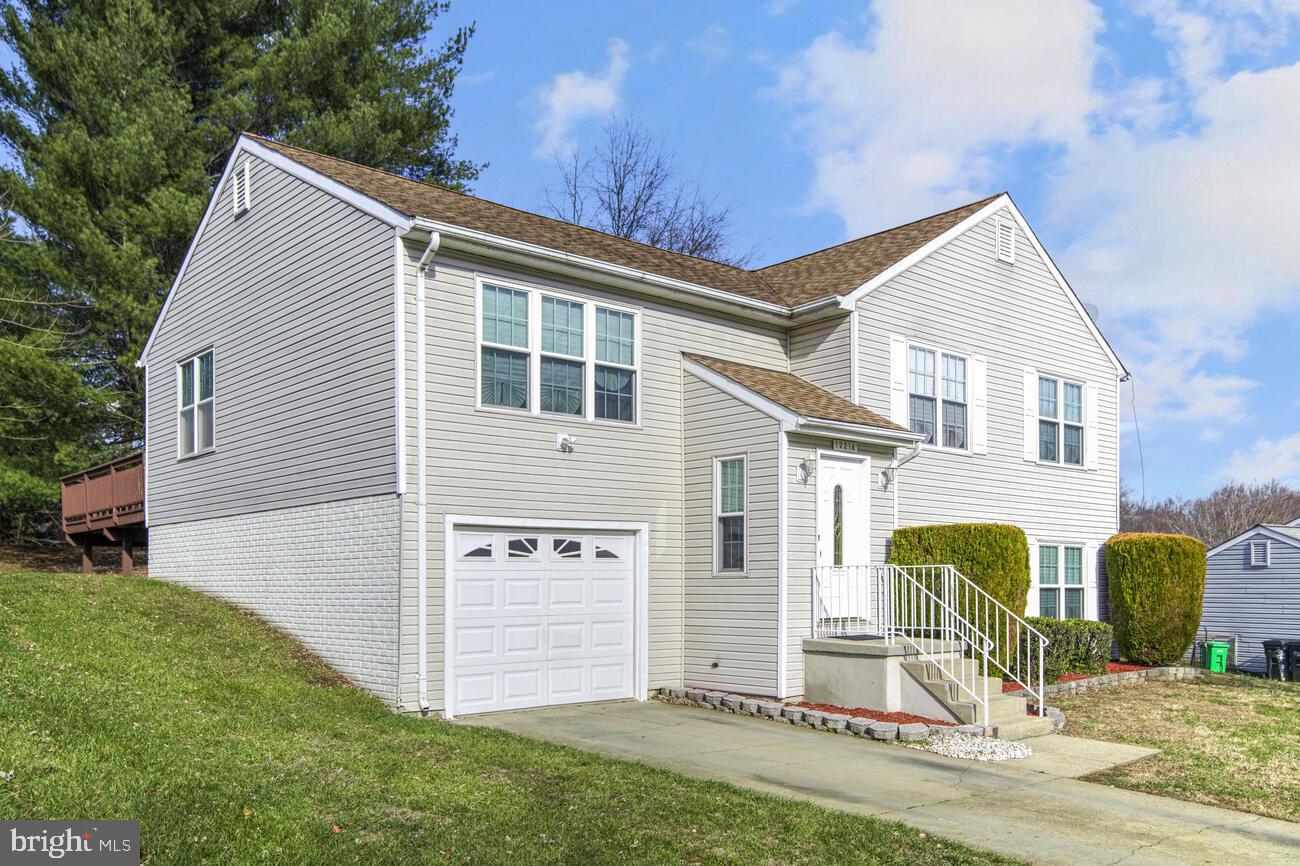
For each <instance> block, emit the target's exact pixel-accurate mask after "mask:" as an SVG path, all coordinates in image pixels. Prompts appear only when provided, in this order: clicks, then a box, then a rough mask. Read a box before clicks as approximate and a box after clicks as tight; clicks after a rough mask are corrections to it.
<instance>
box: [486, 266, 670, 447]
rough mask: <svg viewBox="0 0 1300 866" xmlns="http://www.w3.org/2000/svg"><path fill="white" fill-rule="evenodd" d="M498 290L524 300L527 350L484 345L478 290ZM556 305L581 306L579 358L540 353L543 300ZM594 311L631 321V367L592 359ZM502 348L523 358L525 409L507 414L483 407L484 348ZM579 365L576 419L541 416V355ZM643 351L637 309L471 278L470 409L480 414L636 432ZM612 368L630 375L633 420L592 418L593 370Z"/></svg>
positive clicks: (515, 283) (544, 288)
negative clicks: (522, 295)
mask: <svg viewBox="0 0 1300 866" xmlns="http://www.w3.org/2000/svg"><path fill="white" fill-rule="evenodd" d="M485 284H487V285H493V286H500V287H501V288H503V289H513V290H515V291H519V292H525V293H527V295H528V347H527V348H521V347H519V346H506V345H502V344H500V343H491V342H484V340H483V286H484V285H485ZM543 295H545V296H547V297H549V298H555V299H556V300H559V301H569V302H571V303H577V304H582V305H583V306H582V343H583V346H582V348H583V356H582V357H581V358H577V357H574V356H571V355H562V354H557V353H554V352H546V353H543V352H542V296H543ZM596 307H602V308H604V309H606V310H613V311H615V312H619V313H626V314H628V315H630V316H632V339H633V341H634V343H633V354H634V358H633V360H635V362H636V363H635V364H632V365H631V366H629V365H626V364H615V363H612V362H607V361H597V360H596ZM485 346H486V347H487V348H489V349H501V350H502V351H507V352H516V353H520V354H524V355H527V356H528V407H527V408H526V409H512V408H510V407H509V406H485V405H484V404H483V348H484V347H485ZM543 354H545V355H546V357H549V358H560V359H564V360H569V361H580V362H581V363H582V365H583V371H582V388H583V394H582V398H583V406H582V414H581V415H567V414H565V413H563V412H543V411H542V399H541V395H542V376H541V372H542V356H543ZM644 354H645V352H644V346H643V344H642V340H641V310H640V309H638V308H636V307H629V306H626V305H624V304H619V303H615V302H609V301H605V300H602V299H600V298H593V297H585V296H583V295H579V294H575V293H573V292H570V291H566V290H563V289H552V288H550V287H548V286H539V285H532V284H529V283H522V282H519V281H518V280H511V279H502V278H498V277H496V276H494V275H492V274H483V273H476V274H475V275H474V408H475V410H476V411H479V412H488V413H493V414H497V413H500V414H505V415H514V416H516V417H532V418H544V419H547V420H549V421H569V422H573V423H583V424H600V425H609V426H614V427H622V428H625V429H635V428H639V427H641V426H642V424H643V423H644V422H643V420H642V418H643V416H642V405H641V394H642V381H643V376H642V367H643V361H642V359H643V357H644ZM597 365H599V366H601V367H613V368H616V369H620V370H629V371H631V372H632V373H633V374H634V378H633V384H632V411H633V415H634V420H632V421H619V420H617V419H614V418H597V417H596V366H597Z"/></svg>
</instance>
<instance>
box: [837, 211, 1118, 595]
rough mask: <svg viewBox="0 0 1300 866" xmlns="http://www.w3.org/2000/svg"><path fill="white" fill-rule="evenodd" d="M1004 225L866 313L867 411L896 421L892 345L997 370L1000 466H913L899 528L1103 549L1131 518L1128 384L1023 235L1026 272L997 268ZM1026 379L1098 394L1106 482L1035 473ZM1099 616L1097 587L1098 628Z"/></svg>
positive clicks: (964, 461)
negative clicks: (1053, 380) (1124, 483)
mask: <svg viewBox="0 0 1300 866" xmlns="http://www.w3.org/2000/svg"><path fill="white" fill-rule="evenodd" d="M994 221H995V218H994V217H990V218H989V219H987V220H984V221H983V222H981V223H980V224H978V225H976V226H974V227H972V228H971V229H970V230H969V231H967V232H965V233H964V234H962V235H961V236H959V237H957V238H956V239H954V240H953V241H952V242H950V243H949V244H947V245H946V246H944V247H943V248H941V249H939V250H938V251H936V252H935V253H933V254H931V255H930V256H928V257H927V258H925V259H924V260H922V261H920V262H919V263H917V264H915V265H914V266H912V267H911V268H909V269H908V270H906V271H904V272H903V273H902V274H900V275H898V276H897V277H895V278H894V279H892V280H890V281H889V282H887V283H886V284H885V285H883V286H881V287H880V288H879V289H877V290H876V291H873V292H872V293H870V294H868V295H867V296H865V297H864V298H863V299H862V300H861V301H860V302H859V305H858V313H859V364H860V377H861V378H860V382H861V390H862V399H863V404H864V405H865V406H866V407H867V408H870V409H873V410H875V411H878V412H881V413H883V414H888V413H889V403H890V401H889V383H890V371H889V363H890V358H889V336H890V334H899V335H903V336H905V337H908V338H909V339H913V340H917V341H920V342H923V343H925V344H928V345H931V346H934V347H937V348H940V349H947V350H952V351H956V352H959V353H964V354H974V355H983V356H985V357H986V358H987V360H988V374H987V381H988V385H987V395H988V454H981V455H972V454H960V453H950V452H944V451H938V450H934V449H927V450H926V451H925V452H924V453H922V454H921V456H920V457H918V458H917V459H915V460H913V461H911V462H910V463H908V464H907V465H906V466H904V467H903V468H902V469H901V470H900V472H899V488H898V490H899V512H900V513H899V521H900V524H901V525H904V526H912V525H918V524H928V523H955V522H963V521H999V522H1010V523H1014V524H1016V525H1018V526H1020V527H1021V528H1022V529H1024V530H1025V532H1026V534H1027V535H1029V536H1030V538H1031V540H1032V539H1034V538H1040V539H1042V540H1044V541H1045V542H1049V541H1050V542H1058V543H1059V542H1065V543H1079V544H1085V543H1101V542H1103V541H1104V540H1105V539H1106V538H1107V537H1109V536H1110V535H1111V534H1113V533H1114V532H1115V531H1116V528H1117V525H1118V517H1119V515H1118V503H1117V492H1118V479H1119V459H1118V458H1119V454H1118V437H1117V430H1118V423H1119V419H1118V378H1117V377H1118V374H1117V371H1116V369H1115V367H1114V366H1113V365H1112V364H1111V362H1110V360H1109V359H1108V357H1107V355H1106V353H1105V351H1104V350H1103V348H1102V347H1101V345H1100V344H1099V343H1098V342H1097V340H1096V338H1095V337H1094V336H1093V335H1092V333H1091V332H1090V331H1089V329H1088V327H1087V325H1086V324H1085V322H1084V321H1083V319H1082V318H1081V317H1080V314H1079V312H1078V311H1077V310H1076V309H1075V308H1074V306H1073V304H1072V303H1071V302H1070V300H1069V298H1068V297H1067V296H1066V295H1065V293H1064V292H1063V291H1062V290H1061V288H1060V287H1059V285H1058V284H1057V283H1056V281H1055V280H1054V278H1053V277H1052V275H1051V273H1050V272H1049V271H1048V268H1047V266H1046V264H1045V263H1044V262H1043V261H1042V260H1041V259H1040V258H1039V257H1038V256H1037V255H1036V254H1035V252H1034V249H1033V247H1032V246H1031V245H1030V243H1029V240H1028V238H1026V237H1025V236H1024V234H1023V233H1022V232H1020V231H1019V229H1018V228H1017V244H1016V246H1017V249H1016V261H1015V264H1014V265H1007V264H1005V263H1001V262H998V261H995V259H994V255H993V234H994ZM1025 367H1033V368H1035V369H1037V370H1039V371H1041V372H1043V373H1045V374H1049V375H1054V376H1060V377H1065V378H1070V379H1073V380H1075V381H1086V382H1088V383H1089V384H1090V385H1092V386H1093V387H1094V388H1095V389H1096V392H1097V409H1098V425H1097V436H1096V445H1097V449H1098V457H1099V461H1098V469H1097V470H1096V471H1087V470H1084V469H1079V468H1073V467H1064V466H1051V465H1039V464H1037V463H1031V462H1027V461H1025V459H1024V418H1023V407H1024V368H1025ZM1093 574H1094V575H1095V569H1094V570H1093ZM1094 580H1095V578H1094ZM1096 605H1097V593H1096V591H1095V587H1094V591H1093V592H1090V593H1089V596H1088V609H1089V611H1090V615H1091V616H1096V610H1097V606H1096Z"/></svg>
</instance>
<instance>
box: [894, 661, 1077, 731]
mask: <svg viewBox="0 0 1300 866" xmlns="http://www.w3.org/2000/svg"><path fill="white" fill-rule="evenodd" d="M901 667H902V669H903V672H904V673H905V674H906V675H907V676H909V677H910V678H911V679H912V680H913V682H915V683H916V685H918V686H919V687H920V688H921V689H923V690H924V691H925V692H926V693H927V694H928V695H929V696H930V697H931V698H932V699H934V700H935V701H938V702H939V703H940V704H942V705H943V706H944V708H945V709H947V710H948V712H949V713H951V714H952V716H953V717H954V718H955V719H957V720H958V721H960V722H962V723H963V724H967V725H980V724H983V723H984V718H983V715H984V714H983V712H982V710H981V707H980V705H979V703H977V702H976V701H975V700H973V699H972V698H971V694H972V693H973V694H975V695H978V696H980V697H981V698H982V697H983V696H984V688H985V685H986V683H985V682H984V681H985V680H987V688H988V696H989V716H988V724H989V728H990V730H989V733H990V734H992V735H993V736H995V737H999V738H1001V739H1003V740H1023V739H1026V738H1028V737H1037V736H1040V735H1042V734H1050V733H1051V732H1052V722H1051V719H1047V718H1042V717H1039V716H1031V715H1029V714H1028V704H1027V702H1026V700H1025V698H1023V697H1018V696H1014V695H1005V694H1003V693H1002V680H1001V678H999V677H984V676H983V671H982V669H981V668H980V666H979V664H978V662H977V661H976V660H974V659H952V660H950V662H949V663H948V668H949V673H950V674H951V676H949V675H948V674H945V673H944V672H943V671H942V670H941V669H940V667H939V665H937V664H935V663H934V662H930V661H925V660H923V659H920V658H913V659H909V660H907V661H904V662H903V663H902V665H901ZM958 680H960V685H959V684H958Z"/></svg>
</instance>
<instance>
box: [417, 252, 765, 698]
mask: <svg viewBox="0 0 1300 866" xmlns="http://www.w3.org/2000/svg"><path fill="white" fill-rule="evenodd" d="M414 255H416V256H417V257H418V253H414ZM476 272H481V273H483V274H485V275H491V276H494V277H496V278H497V279H504V280H510V281H512V282H516V283H522V284H525V285H531V286H536V287H539V288H543V289H545V288H547V287H549V288H551V289H553V290H557V291H562V292H565V293H566V294H569V295H576V296H579V297H585V298H591V299H593V300H606V301H608V302H612V303H617V304H619V305H620V306H623V307H631V308H634V309H637V310H638V311H639V312H640V314H641V339H642V346H641V351H642V364H641V376H642V399H641V410H642V411H641V414H642V417H641V419H640V423H638V424H637V425H635V426H632V425H620V424H611V423H607V422H604V423H602V422H592V423H589V422H586V421H583V420H579V419H563V418H555V417H545V416H531V415H522V414H517V413H513V412H508V411H499V410H490V409H488V410H484V409H477V408H475V403H476V400H475V394H476V391H477V389H478V383H477V382H476V380H475V375H476V361H475V359H476V353H477V346H476V342H475V336H476V334H475V327H476V319H475V310H476V304H477V298H476V296H475V288H474V277H475V273H476ZM409 273H410V278H409V279H410V283H411V288H410V291H412V292H413V291H414V288H413V286H414V269H413V268H412V269H410V271H409ZM428 304H429V315H428V321H427V329H426V330H427V340H428V353H427V358H426V367H427V371H428V372H427V375H428V382H429V390H428V411H429V417H428V423H427V425H426V431H427V435H428V437H429V441H428V450H429V462H428V467H427V469H428V473H429V514H428V534H429V541H428V599H427V611H428V643H427V646H428V675H429V699H430V702H431V704H432V706H433V709H435V710H437V709H441V708H442V706H443V696H442V691H443V618H444V595H443V588H444V583H445V580H444V578H445V564H444V544H445V539H444V537H443V536H444V517H445V516H446V515H447V514H455V515H470V516H488V517H507V518H508V517H516V518H527V519H534V520H547V521H555V522H556V523H558V524H562V523H563V522H564V520H566V519H572V520H583V521H602V520H603V521H635V522H645V523H648V524H649V562H650V565H649V577H648V581H649V583H648V586H649V664H650V680H649V686H650V687H651V688H657V687H661V686H669V685H679V684H680V683H681V681H682V676H683V658H682V637H683V609H684V596H683V588H684V574H685V554H684V545H683V540H684V539H683V531H684V495H683V483H684V470H683V465H684V464H683V431H682V388H683V377H684V376H685V373H684V371H683V369H682V358H681V353H682V352H697V353H700V354H705V355H713V356H717V357H722V358H727V359H732V360H736V361H743V362H746V363H751V364H760V365H766V366H770V367H773V368H776V369H786V354H785V336H786V335H785V331H784V330H783V329H780V328H772V327H767V326H762V325H758V324H753V323H748V322H744V321H742V320H739V319H730V318H727V317H724V316H720V315H716V314H711V313H706V312H699V311H694V310H690V309H687V308H682V307H676V306H672V305H670V304H665V303H660V302H657V301H650V300H645V299H640V298H635V297H632V296H629V295H624V294H620V293H611V292H607V291H604V290H597V289H593V288H589V287H585V286H579V285H575V284H572V283H567V282H558V281H556V280H553V279H551V278H549V277H544V276H536V275H530V274H528V273H524V272H519V271H514V270H508V269H506V268H502V267H499V266H497V265H493V264H488V263H486V262H471V261H466V260H464V259H455V258H450V257H448V256H446V255H440V256H438V257H437V258H435V260H434V262H433V264H432V266H431V269H430V274H429V278H428ZM413 351H414V349H413V348H409V347H408V352H412V353H413ZM408 378H412V377H408ZM410 387H411V386H410V384H409V383H408V393H410ZM407 411H408V413H409V412H413V411H414V400H413V399H411V400H410V401H408V410H407ZM560 432H563V433H570V434H572V435H575V436H577V437H578V440H579V441H578V446H577V451H576V452H575V453H573V454H561V453H559V452H557V451H556V449H555V437H556V434H557V433H560ZM412 449H414V442H413V440H412V441H411V442H408V455H409V454H411V453H412ZM409 492H411V493H413V492H414V488H411V489H410V491H409ZM414 580H415V575H414V569H413V568H407V569H404V590H403V598H404V599H414V597H415V588H414ZM417 612H418V608H417V607H416V605H415V604H414V603H411V604H409V605H407V604H404V605H403V624H402V635H403V648H402V659H403V664H402V670H403V690H402V695H403V697H402V701H403V705H405V706H409V705H411V704H412V703H413V702H414V696H415V682H416V681H415V670H416V668H415V658H416V644H415V634H416V625H415V619H416V616H417Z"/></svg>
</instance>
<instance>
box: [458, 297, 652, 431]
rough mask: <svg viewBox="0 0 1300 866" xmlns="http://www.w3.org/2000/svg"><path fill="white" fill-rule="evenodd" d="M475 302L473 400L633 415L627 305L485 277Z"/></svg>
mask: <svg viewBox="0 0 1300 866" xmlns="http://www.w3.org/2000/svg"><path fill="white" fill-rule="evenodd" d="M479 303H480V322H481V326H480V332H479V403H480V405H482V406H487V407H494V408H501V409H518V410H522V411H525V412H529V413H530V414H546V415H567V416H573V417H575V418H583V419H586V420H589V421H590V420H606V421H625V422H631V423H635V422H636V420H637V390H636V389H637V386H638V385H639V382H638V381H637V378H638V372H639V368H638V363H639V358H638V355H639V347H638V345H637V320H636V314H635V313H634V312H630V311H627V310H620V309H616V308H613V307H609V306H606V305H604V304H598V303H594V302H592V301H588V300H579V299H574V298H570V297H563V296H560V295H558V294H552V293H550V292H544V291H541V290H536V289H525V288H518V287H514V286H503V285H499V284H495V283H489V282H484V283H483V284H482V287H481V290H480V300H479Z"/></svg>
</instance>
